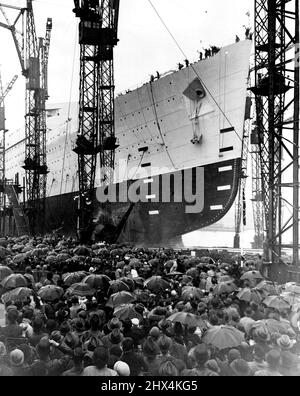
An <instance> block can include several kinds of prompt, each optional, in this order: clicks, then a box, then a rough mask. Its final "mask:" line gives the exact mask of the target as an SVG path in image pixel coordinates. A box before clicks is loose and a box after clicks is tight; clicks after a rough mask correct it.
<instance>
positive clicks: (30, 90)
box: [0, 0, 52, 234]
mask: <svg viewBox="0 0 300 396" xmlns="http://www.w3.org/2000/svg"><path fill="white" fill-rule="evenodd" d="M6 8H7V9H11V10H14V11H16V12H17V16H16V18H15V20H14V22H13V23H10V22H9V19H8V17H7V15H6V13H5V9H6ZM0 12H1V13H2V15H3V16H4V18H5V20H6V23H3V22H0V27H3V28H5V29H8V30H9V31H10V32H11V34H12V38H13V41H14V44H15V47H16V50H17V54H18V58H19V61H20V65H21V69H22V74H23V76H24V77H25V78H26V95H25V103H26V104H25V161H24V166H23V168H24V169H25V172H26V199H27V205H26V209H25V212H26V214H27V216H28V219H29V226H30V233H31V234H35V233H36V232H37V231H42V228H41V227H43V225H44V216H45V199H46V183H47V173H48V167H47V158H46V132H47V128H46V100H47V99H48V83H47V79H48V59H49V48H50V38H51V30H52V19H51V18H48V20H47V24H46V36H45V38H38V37H37V34H36V27H35V20H34V13H33V7H32V0H26V7H24V8H20V7H15V6H11V5H7V4H2V3H0ZM37 220H38V222H37Z"/></svg>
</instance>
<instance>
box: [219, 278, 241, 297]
mask: <svg viewBox="0 0 300 396" xmlns="http://www.w3.org/2000/svg"><path fill="white" fill-rule="evenodd" d="M236 290H238V287H237V286H236V284H235V283H234V282H232V281H231V282H221V283H219V284H218V285H217V286H216V287H215V288H214V290H213V293H214V294H217V295H219V294H224V293H227V294H230V293H232V292H234V291H236Z"/></svg>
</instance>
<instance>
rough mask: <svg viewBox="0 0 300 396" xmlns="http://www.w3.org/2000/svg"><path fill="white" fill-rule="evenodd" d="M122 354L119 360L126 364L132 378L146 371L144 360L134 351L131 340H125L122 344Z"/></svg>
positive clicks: (146, 366)
mask: <svg viewBox="0 0 300 396" xmlns="http://www.w3.org/2000/svg"><path fill="white" fill-rule="evenodd" d="M122 349H123V354H122V355H121V358H120V360H122V362H125V363H127V364H128V366H129V369H130V373H131V375H132V376H138V375H140V374H141V373H142V372H146V371H147V370H148V365H147V362H146V359H145V358H144V357H143V355H142V354H141V353H139V352H135V351H134V341H133V339H132V338H129V337H128V338H125V339H124V340H123V342H122Z"/></svg>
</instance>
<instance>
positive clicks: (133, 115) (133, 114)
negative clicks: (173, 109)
mask: <svg viewBox="0 0 300 396" xmlns="http://www.w3.org/2000/svg"><path fill="white" fill-rule="evenodd" d="M171 101H173V102H174V101H175V98H172V100H171V99H168V103H171ZM126 103H127V102H125V104H126ZM155 107H159V105H158V104H156V105H155ZM150 109H151V110H152V107H151V108H150V107H147V111H150ZM144 111H146V110H144ZM138 114H142V113H141V112H140V111H139V112H138ZM131 115H132V117H135V113H132V114H131ZM127 117H129V114H128V115H126V116H125V117H123V118H120V122H122V121H125V120H126V119H127Z"/></svg>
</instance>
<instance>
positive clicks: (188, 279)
mask: <svg viewBox="0 0 300 396" xmlns="http://www.w3.org/2000/svg"><path fill="white" fill-rule="evenodd" d="M192 281H193V278H192V277H191V276H188V275H183V276H182V279H181V284H182V285H188V284H189V283H191V282H192Z"/></svg>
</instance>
